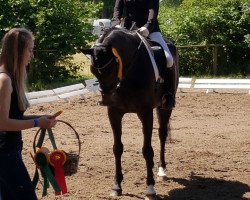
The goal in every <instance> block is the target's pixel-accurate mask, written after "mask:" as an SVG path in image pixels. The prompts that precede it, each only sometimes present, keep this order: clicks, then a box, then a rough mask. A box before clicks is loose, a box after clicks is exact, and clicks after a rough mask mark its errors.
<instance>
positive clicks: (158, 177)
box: [157, 176, 168, 181]
mask: <svg viewBox="0 0 250 200" xmlns="http://www.w3.org/2000/svg"><path fill="white" fill-rule="evenodd" d="M167 179H168V178H167V176H157V181H167Z"/></svg>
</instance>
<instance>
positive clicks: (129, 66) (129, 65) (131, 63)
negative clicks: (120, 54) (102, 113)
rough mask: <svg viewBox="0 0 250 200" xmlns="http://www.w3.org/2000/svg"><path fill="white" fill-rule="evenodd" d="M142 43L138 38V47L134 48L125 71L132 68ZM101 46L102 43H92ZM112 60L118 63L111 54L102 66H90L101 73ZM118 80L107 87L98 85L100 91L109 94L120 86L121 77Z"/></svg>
mask: <svg viewBox="0 0 250 200" xmlns="http://www.w3.org/2000/svg"><path fill="white" fill-rule="evenodd" d="M142 44H143V41H142V40H141V39H140V43H139V45H138V47H137V49H136V51H135V53H134V54H133V57H132V59H131V61H130V62H129V64H128V70H127V73H128V72H129V71H130V69H131V68H132V65H133V64H134V62H135V59H136V56H137V54H138V52H139V50H140V48H141V46H142ZM101 46H104V45H103V44H102V43H96V44H94V45H93V48H98V47H101ZM113 60H115V62H116V63H118V58H117V57H115V56H114V55H113V56H112V58H111V59H110V60H109V61H108V62H107V63H106V64H104V65H103V66H101V67H100V66H99V65H98V66H97V67H96V66H94V65H93V66H92V67H93V68H95V69H96V70H97V71H98V73H99V74H101V70H102V69H105V68H106V67H108V66H109V65H110V64H111V63H112V62H113ZM117 80H118V81H117V82H116V83H114V84H112V85H111V86H109V87H108V88H105V89H104V88H101V87H100V91H101V93H102V94H110V93H112V91H114V90H115V89H117V88H118V87H120V83H121V81H122V79H119V78H118V79H117Z"/></svg>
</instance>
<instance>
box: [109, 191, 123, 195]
mask: <svg viewBox="0 0 250 200" xmlns="http://www.w3.org/2000/svg"><path fill="white" fill-rule="evenodd" d="M121 195H122V190H112V191H111V193H110V196H111V197H118V196H121Z"/></svg>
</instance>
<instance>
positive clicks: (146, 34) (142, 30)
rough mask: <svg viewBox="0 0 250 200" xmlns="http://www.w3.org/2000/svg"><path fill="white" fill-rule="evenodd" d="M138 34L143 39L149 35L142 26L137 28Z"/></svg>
mask: <svg viewBox="0 0 250 200" xmlns="http://www.w3.org/2000/svg"><path fill="white" fill-rule="evenodd" d="M138 32H139V33H140V34H141V35H142V36H144V37H148V35H149V30H148V29H147V28H146V27H144V26H142V27H141V28H139V29H138Z"/></svg>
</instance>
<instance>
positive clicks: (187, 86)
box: [26, 77, 250, 105]
mask: <svg viewBox="0 0 250 200" xmlns="http://www.w3.org/2000/svg"><path fill="white" fill-rule="evenodd" d="M98 89H99V83H98V80H97V79H96V78H93V79H89V80H85V83H84V84H83V83H79V84H74V85H70V86H65V87H60V88H55V89H52V90H43V91H36V92H28V93H26V95H27V98H28V100H29V102H30V104H31V105H36V104H40V103H52V102H55V101H59V100H64V101H66V102H67V101H68V100H69V98H70V97H73V96H79V97H80V98H82V99H85V97H86V96H85V95H87V94H88V93H95V94H99V90H98ZM178 90H179V91H180V92H189V91H200V90H201V91H204V90H205V92H206V93H209V92H219V91H221V92H223V91H228V90H229V91H230V92H234V91H242V92H246V91H247V93H248V94H250V79H194V78H188V77H180V78H179V85H178Z"/></svg>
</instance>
